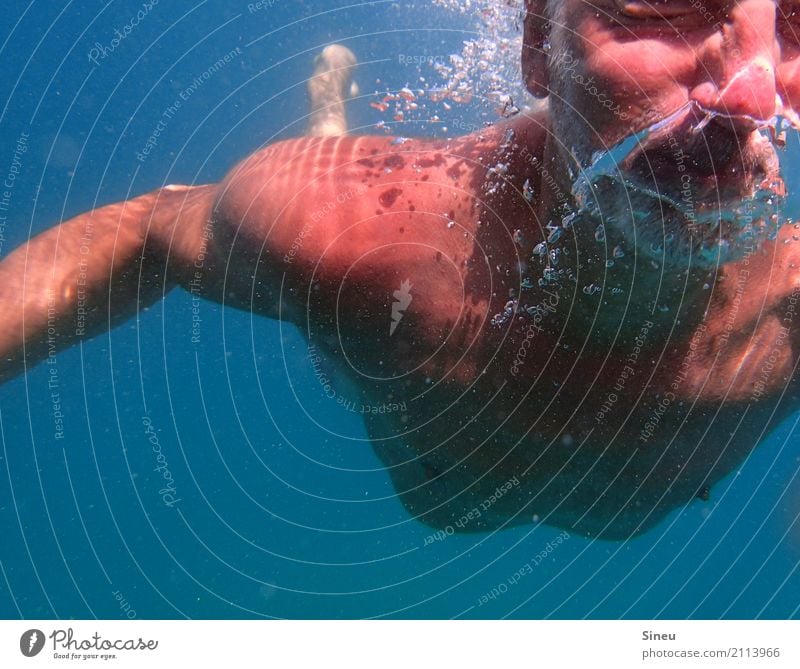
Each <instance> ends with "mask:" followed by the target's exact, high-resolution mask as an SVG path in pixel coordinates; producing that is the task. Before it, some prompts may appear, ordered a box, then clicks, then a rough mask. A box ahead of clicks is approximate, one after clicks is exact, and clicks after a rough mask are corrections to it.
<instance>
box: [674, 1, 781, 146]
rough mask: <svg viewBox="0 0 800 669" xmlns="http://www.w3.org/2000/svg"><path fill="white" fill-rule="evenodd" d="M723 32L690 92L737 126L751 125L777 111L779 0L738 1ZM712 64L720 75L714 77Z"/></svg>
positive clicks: (707, 106)
mask: <svg viewBox="0 0 800 669" xmlns="http://www.w3.org/2000/svg"><path fill="white" fill-rule="evenodd" d="M719 37H720V39H719V44H718V46H717V47H716V48H715V49H714V50H713V51H714V54H715V58H713V62H712V63H711V64H708V63H707V64H705V66H704V67H703V69H704V70H705V73H704V74H705V76H704V77H703V79H705V80H704V81H702V82H701V83H699V85H697V86H696V87H695V88H694V89H693V90H692V91H691V93H690V98H691V99H692V100H693V101H695V102H696V103H697V104H698V105H699V106H700V107H702V108H703V109H705V110H707V111H710V112H715V113H716V114H718V115H719V116H721V117H724V118H725V119H726V120H727V121H728V122H729V123H731V124H732V125H733V126H734V128H735V129H737V130H740V131H745V132H748V131H752V130H753V129H754V128H755V127H757V126H758V125H761V124H762V123H764V122H766V121H769V119H771V118H772V117H773V116H774V115H775V113H776V111H777V108H776V95H777V84H776V74H775V57H774V54H775V53H776V51H777V49H776V46H775V45H776V38H775V3H774V2H763V1H761V0H744V2H741V3H738V4H737V7H736V9H735V10H733V11H732V12H731V15H730V17H729V21H728V22H726V23H725V24H724V25H723V28H722V35H720V36H719ZM709 70H710V71H711V72H712V73H713V74H716V75H717V76H716V77H709ZM709 79H712V80H709Z"/></svg>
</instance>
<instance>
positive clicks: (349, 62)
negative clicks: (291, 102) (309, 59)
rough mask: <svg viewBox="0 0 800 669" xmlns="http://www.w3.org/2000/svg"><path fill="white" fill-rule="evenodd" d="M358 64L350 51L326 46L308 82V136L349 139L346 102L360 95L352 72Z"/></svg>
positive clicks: (338, 45)
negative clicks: (309, 100)
mask: <svg viewBox="0 0 800 669" xmlns="http://www.w3.org/2000/svg"><path fill="white" fill-rule="evenodd" d="M357 63H358V60H357V59H356V57H355V55H354V54H353V52H352V51H350V49H348V48H347V47H345V46H342V45H341V44H331V45H330V46H326V47H325V48H324V49H323V50H322V53H320V54H319V56H317V58H316V60H315V61H314V74H313V75H312V76H311V78H310V79H309V80H308V94H309V96H310V97H311V116H310V119H309V124H308V132H307V133H306V134H308V135H313V136H317V137H325V136H330V135H346V134H347V119H346V118H345V113H344V101H345V100H347V99H348V98H350V97H353V96H354V95H357V94H358V87H357V86H356V85H355V83H354V82H353V68H354V67H355V66H356V64H357Z"/></svg>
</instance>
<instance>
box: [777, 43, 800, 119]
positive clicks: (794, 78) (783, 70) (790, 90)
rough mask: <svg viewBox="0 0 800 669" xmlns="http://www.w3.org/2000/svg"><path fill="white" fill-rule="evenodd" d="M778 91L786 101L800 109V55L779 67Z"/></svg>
mask: <svg viewBox="0 0 800 669" xmlns="http://www.w3.org/2000/svg"><path fill="white" fill-rule="evenodd" d="M778 92H779V93H780V95H781V97H782V98H783V100H784V102H786V103H788V104H789V105H790V106H791V107H792V108H793V109H794V110H800V55H798V56H797V57H795V58H792V59H791V60H789V61H788V62H784V63H783V64H781V65H780V67H778Z"/></svg>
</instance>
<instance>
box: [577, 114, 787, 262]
mask: <svg viewBox="0 0 800 669" xmlns="http://www.w3.org/2000/svg"><path fill="white" fill-rule="evenodd" d="M790 119H791V120H792V121H794V120H795V119H794V118H792V117H790ZM745 121H746V122H743V120H742V119H732V118H725V117H718V118H714V115H712V114H709V113H708V112H706V111H704V110H702V109H700V108H699V107H698V106H697V105H695V104H693V103H690V104H687V105H685V106H684V107H682V108H681V109H679V110H678V111H677V112H675V113H674V114H672V115H670V116H669V117H667V118H665V119H663V120H661V121H660V122H658V123H657V124H655V125H652V126H650V127H649V128H646V129H645V130H643V131H641V132H639V133H637V134H636V135H632V136H630V137H628V138H626V139H624V140H623V141H622V142H620V143H619V144H617V145H616V146H615V147H613V148H612V149H611V150H610V151H607V152H603V153H599V154H596V155H595V156H594V158H593V160H592V163H591V165H589V166H588V167H585V168H584V169H583V170H582V171H581V173H580V175H579V176H578V178H577V179H576V181H575V183H574V184H573V195H574V196H575V200H576V202H577V204H578V207H579V209H581V210H583V211H584V212H585V213H590V214H592V215H593V217H595V218H597V217H598V216H599V217H601V218H602V219H603V222H604V223H609V224H611V227H613V228H615V229H617V230H618V231H619V232H621V233H622V234H623V237H625V239H626V242H627V243H628V245H631V244H632V245H634V246H635V248H636V250H637V251H638V252H644V253H645V254H647V255H649V256H651V257H653V258H654V259H657V260H661V261H667V262H669V261H672V262H680V263H681V264H685V262H686V260H687V259H692V260H693V261H694V262H696V263H698V264H702V265H711V264H717V263H720V262H727V261H730V260H734V259H736V258H738V257H741V256H742V255H744V254H745V253H746V252H747V250H748V249H751V248H752V247H753V246H754V244H760V243H762V242H763V241H765V240H767V239H771V238H774V237H775V236H776V235H777V232H778V229H779V228H780V226H781V225H782V224H783V223H785V222H786V220H787V218H786V216H785V215H784V212H783V209H784V206H783V205H784V203H785V200H786V188H785V183H784V180H783V178H782V176H781V171H780V159H779V154H778V149H779V148H780V146H781V145H782V144H783V143H784V142H783V137H784V136H785V132H784V131H783V130H782V125H783V122H784V119H783V118H782V117H775V118H773V119H771V120H770V121H757V120H754V119H746V120H745Z"/></svg>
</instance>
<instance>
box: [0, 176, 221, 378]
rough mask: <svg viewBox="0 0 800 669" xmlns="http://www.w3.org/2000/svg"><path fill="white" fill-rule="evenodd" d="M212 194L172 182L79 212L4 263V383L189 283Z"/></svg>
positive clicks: (0, 374) (0, 342) (0, 287)
mask: <svg viewBox="0 0 800 669" xmlns="http://www.w3.org/2000/svg"><path fill="white" fill-rule="evenodd" d="M215 192H216V187H215V186H198V187H189V186H166V187H165V188H161V189H159V190H156V191H153V192H151V193H147V194H146V195H141V196H139V197H136V198H133V199H131V200H127V201H125V202H120V203H117V204H111V205H108V206H105V207H100V208H98V209H94V210H92V211H89V212H87V213H85V214H81V215H80V216H76V217H75V218H73V219H70V220H69V221H66V222H64V223H62V224H61V225H58V226H56V227H54V228H51V229H49V230H47V231H45V232H43V233H41V234H40V235H38V236H36V237H34V238H33V239H32V240H31V241H30V242H28V243H27V244H24V245H22V246H20V247H19V248H17V249H15V250H14V251H13V252H12V253H10V254H9V255H8V257H6V258H5V259H3V261H2V262H0V383H1V382H4V381H7V380H8V379H10V378H12V377H14V376H16V375H17V374H19V373H21V372H23V371H25V370H26V369H27V368H28V367H31V366H33V365H35V364H36V363H37V362H40V361H41V360H43V359H45V358H47V357H48V356H51V355H53V354H54V353H56V352H57V351H59V350H61V349H63V348H65V347H67V346H70V345H72V344H75V343H77V342H78V341H79V340H81V339H84V338H87V337H91V336H93V335H96V334H99V333H100V332H103V331H105V330H108V329H109V328H111V327H114V326H115V325H117V324H119V323H121V322H122V321H124V320H126V319H127V318H129V317H130V316H132V315H134V314H135V313H136V312H137V311H138V310H139V309H141V308H142V307H146V306H147V305H149V304H152V303H153V302H155V301H156V300H157V299H159V298H161V297H163V296H164V294H165V293H166V292H167V291H168V290H170V289H171V288H172V287H173V286H174V285H175V284H176V283H179V282H182V281H183V280H184V279H185V277H186V276H188V275H189V274H190V273H192V271H193V265H194V263H195V261H196V260H197V259H198V258H201V257H203V256H204V254H205V249H204V244H205V241H206V240H207V239H208V236H209V235H208V234H207V231H206V232H205V233H204V229H205V228H206V227H207V225H209V224H210V221H211V210H212V207H213V199H214V194H215ZM207 269H208V268H207Z"/></svg>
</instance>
